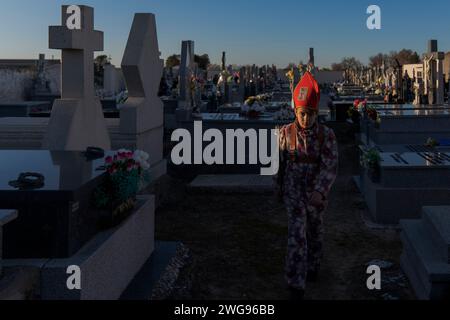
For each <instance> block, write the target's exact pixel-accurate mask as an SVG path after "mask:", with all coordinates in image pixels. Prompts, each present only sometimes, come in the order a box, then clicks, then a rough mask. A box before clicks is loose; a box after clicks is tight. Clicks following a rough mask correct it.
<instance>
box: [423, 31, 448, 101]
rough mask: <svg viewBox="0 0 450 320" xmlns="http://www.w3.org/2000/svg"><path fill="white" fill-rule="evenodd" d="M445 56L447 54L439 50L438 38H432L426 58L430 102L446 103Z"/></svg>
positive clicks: (426, 83)
mask: <svg viewBox="0 0 450 320" xmlns="http://www.w3.org/2000/svg"><path fill="white" fill-rule="evenodd" d="M444 58H445V54H444V53H443V52H438V43H437V40H430V41H429V42H428V53H427V54H426V55H425V59H424V60H425V63H424V74H425V76H424V79H425V89H426V94H428V103H429V104H437V105H442V104H444V85H445V82H444Z"/></svg>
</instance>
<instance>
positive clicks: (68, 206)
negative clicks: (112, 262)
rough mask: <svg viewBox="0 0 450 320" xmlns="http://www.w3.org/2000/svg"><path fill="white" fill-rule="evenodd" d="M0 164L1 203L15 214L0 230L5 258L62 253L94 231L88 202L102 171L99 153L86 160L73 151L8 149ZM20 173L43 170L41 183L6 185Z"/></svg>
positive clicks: (68, 252) (2, 153)
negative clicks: (16, 216) (16, 211)
mask: <svg viewBox="0 0 450 320" xmlns="http://www.w3.org/2000/svg"><path fill="white" fill-rule="evenodd" d="M106 155H108V153H107V154H106ZM0 164H1V166H2V168H3V169H4V170H2V171H0V207H1V208H13V209H16V210H18V212H19V217H18V219H16V220H15V221H13V222H12V223H10V224H8V225H7V226H6V228H5V229H4V240H5V246H4V256H5V257H7V258H52V257H67V256H70V255H71V254H73V253H74V252H76V251H77V250H78V249H79V248H80V247H81V246H82V245H83V244H84V243H85V242H86V241H88V240H89V239H90V238H91V237H92V236H93V235H94V234H95V233H97V226H96V223H97V222H96V221H97V219H98V218H99V216H98V214H99V213H98V212H97V211H96V210H93V208H92V206H91V203H90V200H91V195H92V192H93V190H94V189H95V187H97V186H98V185H99V184H100V183H101V182H102V181H103V177H104V175H105V171H104V168H102V166H103V164H104V160H103V157H102V158H100V159H97V160H88V159H86V157H85V156H84V154H83V153H81V152H75V151H44V150H30V151H24V150H15V151H12V150H10V151H0ZM25 172H34V173H38V174H42V175H43V177H44V182H43V185H42V186H37V187H36V188H35V189H20V188H17V187H15V186H13V185H11V184H10V183H11V182H12V181H15V180H17V178H18V177H19V175H20V174H21V173H25Z"/></svg>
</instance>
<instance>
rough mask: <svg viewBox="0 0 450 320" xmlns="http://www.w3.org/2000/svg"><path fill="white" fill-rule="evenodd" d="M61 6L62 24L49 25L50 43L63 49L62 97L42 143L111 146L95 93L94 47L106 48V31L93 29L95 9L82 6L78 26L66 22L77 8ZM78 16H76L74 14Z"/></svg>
mask: <svg viewBox="0 0 450 320" xmlns="http://www.w3.org/2000/svg"><path fill="white" fill-rule="evenodd" d="M71 8H73V6H70V8H69V6H62V26H51V27H50V28H49V47H50V48H51V49H61V50H62V79H61V83H62V88H61V99H59V100H56V101H55V102H54V104H53V109H52V115H51V118H50V122H49V125H48V129H47V133H46V136H45V139H44V142H43V147H44V148H45V149H49V150H75V151H83V150H85V149H86V148H87V147H100V148H103V149H105V150H108V149H110V148H111V143H110V137H109V134H108V130H107V127H106V121H105V119H104V116H103V111H102V106H101V104H100V100H99V99H98V98H97V97H95V93H94V51H103V32H101V31H95V30H94V9H93V8H91V7H87V6H76V8H79V9H80V10H79V13H80V15H79V18H80V25H79V27H80V28H79V29H69V28H68V26H67V23H69V21H71V19H73V17H74V16H73V14H74V12H75V14H76V11H77V10H75V11H71V10H68V9H71ZM75 19H76V18H75Z"/></svg>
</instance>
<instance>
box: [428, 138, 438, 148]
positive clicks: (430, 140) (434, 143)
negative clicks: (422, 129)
mask: <svg viewBox="0 0 450 320" xmlns="http://www.w3.org/2000/svg"><path fill="white" fill-rule="evenodd" d="M426 145H427V146H428V147H431V148H434V147H437V146H439V142H438V141H437V140H435V139H433V138H428V140H427V143H426Z"/></svg>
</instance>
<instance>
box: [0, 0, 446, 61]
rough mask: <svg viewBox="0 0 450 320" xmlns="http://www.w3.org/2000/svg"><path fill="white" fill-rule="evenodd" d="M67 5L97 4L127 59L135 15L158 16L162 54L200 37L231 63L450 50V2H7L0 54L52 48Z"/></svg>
mask: <svg viewBox="0 0 450 320" xmlns="http://www.w3.org/2000/svg"><path fill="white" fill-rule="evenodd" d="M62 4H87V5H90V6H93V7H94V8H95V19H96V23H95V24H96V29H98V30H101V31H104V32H105V53H106V54H108V55H111V56H112V58H113V62H114V63H115V64H120V61H121V59H122V54H123V51H124V47H125V44H126V40H127V37H128V33H129V30H130V27H131V23H132V19H133V14H134V13H136V12H151V13H154V14H156V19H157V27H158V38H159V45H160V51H161V53H162V57H163V58H166V57H167V56H168V55H170V54H173V53H179V52H180V47H181V40H194V41H195V50H196V53H200V54H203V53H208V54H209V56H210V58H211V61H212V62H213V63H219V61H220V59H221V52H222V51H226V52H227V63H230V64H250V63H256V64H272V63H275V64H277V65H278V66H280V67H284V66H286V65H287V64H288V63H289V62H295V63H298V62H299V61H300V60H304V61H305V62H306V61H307V57H308V48H309V47H314V48H315V50H316V64H317V65H319V66H329V65H330V64H331V63H333V62H338V61H340V59H341V58H342V57H344V56H355V57H357V58H358V59H360V60H361V61H362V62H367V60H368V57H369V56H370V55H372V54H376V53H378V52H389V51H391V50H400V49H402V48H409V49H413V50H416V51H418V52H419V53H420V54H421V53H423V52H425V51H426V46H427V40H428V39H431V38H435V39H438V40H439V50H441V51H450V1H449V0H427V1H412V0H409V1H407V0H396V1H392V0H390V1H385V0H373V1H366V0H346V1H344V0H333V1H332V0H327V1H325V0H313V1H311V0H309V1H303V0H91V1H74V2H72V3H70V2H67V1H60V0H2V1H1V6H0V58H35V57H37V55H38V54H39V53H40V52H42V53H46V54H47V55H48V56H51V55H54V56H55V57H59V51H58V50H49V49H48V26H49V25H58V24H60V20H61V18H60V6H61V5H62ZM370 4H377V5H379V6H380V7H381V10H382V30H379V31H369V30H368V29H367V28H366V19H367V17H368V15H367V14H366V9H367V7H368V6H369V5H370Z"/></svg>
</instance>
